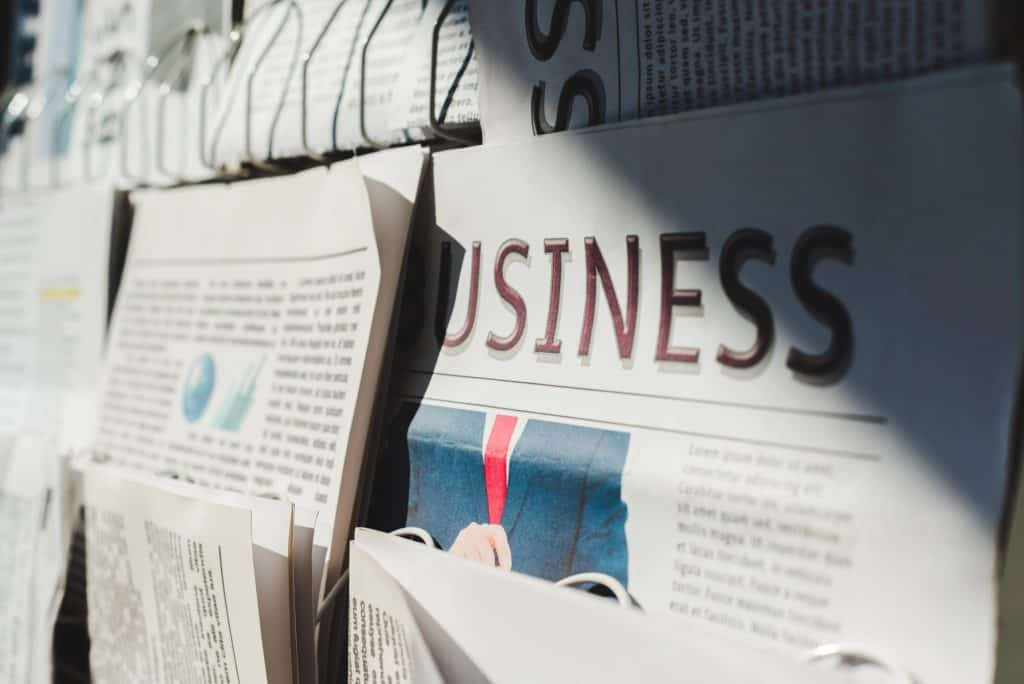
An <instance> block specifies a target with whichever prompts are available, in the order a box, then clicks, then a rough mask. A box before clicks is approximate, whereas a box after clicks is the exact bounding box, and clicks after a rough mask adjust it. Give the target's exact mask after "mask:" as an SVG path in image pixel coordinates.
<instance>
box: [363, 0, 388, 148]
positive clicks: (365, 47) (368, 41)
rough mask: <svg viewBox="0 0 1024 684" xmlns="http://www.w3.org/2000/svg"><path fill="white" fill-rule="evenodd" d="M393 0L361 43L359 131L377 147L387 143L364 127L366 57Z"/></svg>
mask: <svg viewBox="0 0 1024 684" xmlns="http://www.w3.org/2000/svg"><path fill="white" fill-rule="evenodd" d="M394 2H395V0H388V2H387V4H386V5H384V9H383V10H381V13H380V15H379V16H378V17H377V20H376V21H375V22H373V27H372V28H371V29H370V33H369V34H367V36H366V41H365V42H364V43H363V52H362V63H361V64H360V65H359V67H360V72H359V74H360V75H359V133H360V134H361V135H362V136H363V140H365V141H366V144H367V145H368V146H370V147H374V148H377V149H382V148H384V147H387V146H388V143H386V142H379V141H376V140H374V139H373V138H371V137H370V133H369V131H368V130H367V128H366V81H367V78H366V64H367V59H366V57H367V55H369V53H370V45H371V44H373V37H374V36H375V35H377V29H379V28H380V25H381V24H382V23H384V17H386V16H387V14H388V12H389V11H390V10H391V5H393V4H394Z"/></svg>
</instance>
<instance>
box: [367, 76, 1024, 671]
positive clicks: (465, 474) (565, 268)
mask: <svg viewBox="0 0 1024 684" xmlns="http://www.w3.org/2000/svg"><path fill="white" fill-rule="evenodd" d="M1019 97H1020V96H1019V92H1018V91H1017V88H1016V86H1015V84H1014V80H1013V74H1012V70H1011V69H1008V68H1001V67H995V68H989V69H978V70H970V71H965V72H962V73H952V72H951V73H949V74H947V75H943V76H935V77H930V78H928V79H924V80H921V81H916V82H913V83H905V84H892V85H886V86H876V87H870V88H864V89H862V90H858V91H856V92H845V93H837V94H823V95H815V96H806V97H803V98H800V99H795V100H794V99H790V100H786V101H779V102H776V103H760V104H758V105H749V106H742V107H737V108H734V109H728V110H719V111H715V112H708V113H698V114H694V115H688V116H683V117H679V118H676V119H665V120H659V121H653V122H645V123H640V124H633V125H628V126H627V125H623V126H621V127H618V128H613V129H607V130H595V131H586V132H579V133H574V134H568V135H563V136H552V137H550V138H546V139H542V140H538V141H534V142H532V143H530V144H523V145H518V146H503V147H498V148H493V149H491V148H487V147H484V148H475V149H467V150H462V151H456V152H445V153H441V154H438V155H437V156H436V158H435V183H436V191H437V195H436V197H437V229H435V230H434V231H433V232H432V234H429V235H421V236H418V237H417V242H416V244H415V247H414V249H413V252H412V253H413V255H414V257H415V258H416V260H417V262H418V263H417V262H414V263H413V264H412V266H411V268H414V267H415V268H422V269H424V272H425V273H427V274H428V275H427V277H426V279H425V282H426V286H425V287H424V288H422V289H420V288H417V289H416V291H415V292H414V294H413V295H412V296H410V298H409V299H407V306H406V308H405V309H404V312H403V315H406V316H408V317H409V318H410V320H413V321H418V327H410V328H409V330H410V331H418V332H419V335H418V342H417V343H416V345H415V346H414V347H413V346H412V344H411V343H410V344H409V345H408V346H407V348H406V354H405V355H404V356H403V358H401V359H400V360H399V361H398V368H400V369H403V371H404V373H405V377H404V380H403V382H402V383H401V384H400V389H399V390H398V391H397V392H396V395H397V396H396V397H395V399H396V400H397V404H398V407H397V410H396V411H395V412H394V413H393V418H392V420H393V422H392V423H391V426H390V427H389V429H388V431H387V433H386V434H387V441H388V444H387V445H386V446H385V460H384V461H383V462H382V464H381V466H380V467H379V469H378V472H379V473H388V475H387V476H384V475H382V477H389V478H390V480H385V482H388V481H390V482H392V483H393V485H392V486H393V491H392V495H393V497H394V500H395V501H398V502H401V501H407V513H406V514H405V517H404V519H390V520H383V519H382V520H381V521H375V524H377V525H379V526H380V528H381V529H394V528H395V527H398V526H401V525H404V524H408V525H416V526H420V527H423V528H425V529H427V530H428V531H429V532H430V533H431V534H432V535H433V536H434V537H435V538H436V539H437V540H438V541H439V542H440V543H441V545H442V546H443V547H444V548H446V549H451V548H452V547H453V546H454V547H455V551H456V553H459V554H460V555H472V554H471V553H469V551H467V549H466V548H465V546H464V543H465V540H466V538H467V537H472V536H473V535H474V534H479V531H477V532H473V531H470V532H467V531H466V530H467V528H469V527H470V525H471V524H473V523H475V524H478V525H486V524H489V523H490V524H496V525H500V526H502V527H503V529H504V531H505V533H506V534H507V537H508V540H509V542H508V546H509V550H510V556H511V568H512V570H519V571H521V572H526V573H530V574H535V575H539V576H541V577H545V578H547V579H550V580H556V579H558V578H559V577H562V576H565V575H568V574H572V573H576V572H582V571H597V572H604V573H605V574H609V575H612V576H613V577H616V578H617V579H619V580H620V581H622V582H623V583H624V584H626V586H627V589H628V590H629V591H630V592H631V593H632V594H633V596H635V597H636V599H637V600H638V601H639V603H640V604H641V605H642V606H643V607H644V608H645V609H646V610H647V611H648V612H650V613H652V614H653V613H671V614H674V615H675V616H677V617H678V618H679V619H680V620H682V621H683V622H684V623H687V624H690V625H695V626H699V627H701V628H703V629H706V630H709V631H714V632H719V633H726V634H731V635H733V636H735V637H739V638H741V639H743V640H745V641H746V642H748V643H751V644H760V645H763V646H775V647H778V648H782V649H786V650H789V651H805V650H807V649H809V648H812V647H815V646H817V645H819V644H824V643H835V642H851V641H852V642H856V643H862V644H867V645H869V646H871V647H872V648H874V649H878V650H881V651H882V652H885V653H888V654H891V656H892V657H894V658H896V659H897V661H898V664H899V665H902V666H904V667H906V668H908V669H910V670H911V671H912V672H914V673H915V674H916V675H917V676H918V677H919V678H920V679H921V681H924V682H929V684H958V683H962V682H982V681H991V680H992V677H993V670H994V667H995V661H994V654H995V645H996V630H995V625H996V606H995V596H996V589H997V587H996V584H995V580H996V577H997V573H996V570H997V566H996V562H997V557H998V546H997V543H998V542H997V532H998V528H999V521H1000V519H1001V517H1002V515H1003V513H1004V506H1005V505H1006V499H1005V498H1004V492H1005V491H1006V485H1007V482H1006V478H1007V472H1008V462H1007V458H1008V455H1009V454H1010V446H1011V445H1010V438H1011V426H1012V424H1013V420H1014V418H1013V416H1014V413H1013V407H1014V399H1015V394H1016V392H1017V386H1016V380H1015V377H1016V374H1015V370H1016V368H1017V365H1018V362H1019V355H1020V350H1021V347H1022V337H1021V323H1022V321H1021V301H1020V292H1021V289H1020V286H1019V284H1020V281H1021V247H1022V245H1021V243H1020V240H1019V230H1018V227H1019V226H1020V224H1021V220H1022V218H1024V212H1022V208H1021V199H1020V192H1019V190H1020V187H1021V181H1022V180H1024V179H1022V174H1021V152H1020V150H1021V146H1020V143H1021V131H1020V122H1021V112H1020V101H1019ZM935 112H942V116H935V115H934V113H935ZM821 225H831V226H835V227H838V228H841V229H842V230H845V231H846V232H847V233H848V235H849V236H850V239H851V240H852V249H853V253H852V255H851V257H852V258H851V260H850V263H845V262H844V261H842V260H839V259H836V258H831V257H829V256H827V255H822V258H821V259H820V260H819V261H817V262H814V264H813V265H812V266H810V267H808V262H806V261H803V260H802V259H800V258H797V259H796V266H795V267H794V253H795V252H797V251H798V250H797V249H796V248H797V243H798V241H799V240H800V239H801V238H803V239H804V240H807V239H812V238H813V236H815V235H820V234H821V233H820V231H815V232H812V233H807V231H808V230H809V229H810V228H812V227H815V226H821ZM965 226H969V227H970V228H969V229H967V228H965ZM745 228H757V229H760V230H763V231H764V232H765V233H766V234H767V236H769V237H770V239H771V241H772V243H771V249H772V252H773V254H774V257H773V258H774V261H766V260H764V259H762V258H753V259H748V260H746V261H743V262H742V266H740V268H739V277H740V283H741V284H742V285H744V286H745V287H747V288H749V289H750V290H751V291H752V292H754V293H756V294H757V295H758V296H759V297H760V298H761V299H762V300H763V301H764V302H765V304H766V306H767V307H768V308H769V309H770V311H771V312H772V318H773V330H774V342H773V343H772V344H771V345H770V346H767V347H765V349H766V353H765V355H764V356H763V357H762V358H761V359H760V360H759V361H757V362H756V363H755V364H754V365H753V367H748V368H746V369H741V368H730V367H726V366H725V365H724V364H723V363H721V362H720V361H719V360H718V359H717V357H718V355H719V353H720V351H721V348H722V347H726V348H729V349H731V350H733V352H734V353H735V354H739V353H740V352H745V351H747V350H748V348H750V347H751V345H752V344H754V342H755V339H756V338H757V328H756V327H755V325H753V324H752V322H751V320H750V319H749V318H748V317H747V316H745V315H743V311H749V309H748V308H744V309H742V310H741V309H740V308H739V307H738V305H735V304H734V303H733V301H731V300H730V299H729V298H728V297H727V296H726V293H725V289H724V286H723V284H722V269H723V268H724V269H725V271H726V275H727V276H728V275H729V274H730V273H734V272H735V271H732V270H731V269H730V268H729V264H728V262H727V261H726V262H725V263H724V265H723V261H722V255H723V250H724V246H725V244H726V241H727V239H731V238H734V236H736V234H737V231H740V230H741V229H745ZM965 231H966V232H965ZM680 233H702V234H703V237H704V240H705V243H706V247H707V252H706V253H704V252H702V250H700V249H694V250H691V251H690V252H689V253H687V254H680V255H678V256H674V255H673V254H672V253H671V252H669V254H668V258H667V259H665V262H664V263H666V264H667V266H663V252H662V249H661V245H662V240H663V239H668V240H672V239H678V234H680ZM628 235H633V236H636V238H635V240H636V242H635V245H636V252H635V254H636V263H637V280H636V287H637V288H638V289H637V290H636V293H637V294H636V311H637V316H636V321H635V325H634V324H630V323H628V321H629V320H630V317H629V309H630V308H631V307H629V306H628V299H629V289H630V285H629V283H628V282H627V272H628V268H627V266H628V254H627V252H628V250H629V248H628V246H627V245H628V243H627V236H628ZM662 236H669V237H668V238H663V237H662ZM672 236H676V238H673V237H672ZM809 236H810V237H809ZM691 237H693V236H691ZM560 238H565V239H566V240H567V241H568V246H567V249H566V250H564V251H562V252H561V253H560V254H553V253H550V252H549V253H545V251H544V249H545V241H546V240H547V241H549V242H548V245H549V247H550V246H551V245H557V243H555V242H553V241H555V240H557V239H560ZM513 239H517V240H521V241H522V244H519V243H514V242H508V241H510V240H513ZM591 239H592V240H594V241H595V242H594V244H595V245H596V247H598V248H599V250H600V254H601V255H602V259H603V261H604V263H605V264H606V266H607V272H608V281H609V283H610V284H611V285H614V294H606V289H608V288H607V286H605V285H603V284H602V282H603V281H602V278H601V277H600V276H599V275H598V271H597V269H596V267H595V268H594V269H593V271H592V275H591V276H590V277H589V278H588V270H590V269H588V257H587V253H586V252H587V249H586V247H585V241H587V240H591ZM814 239H818V238H814ZM444 242H448V243H449V249H450V252H449V254H450V261H451V264H452V269H451V279H452V280H451V288H452V291H453V292H457V296H456V298H455V301H454V304H453V306H452V309H451V316H450V320H448V322H447V326H445V321H446V317H445V316H444V315H442V316H440V317H438V315H437V310H438V297H439V281H442V276H441V275H440V273H439V270H440V264H441V263H442V258H443V252H442V244H443V243H444ZM475 244H479V250H480V254H481V257H480V262H479V287H478V291H477V295H478V296H477V299H478V301H477V306H476V309H475V311H476V314H475V320H474V324H473V326H472V328H471V330H470V331H469V332H468V333H467V334H466V335H460V334H459V333H460V332H461V331H463V330H464V328H465V326H466V322H467V320H469V319H468V317H467V313H468V309H469V299H470V296H469V295H470V291H471V287H470V283H471V282H472V277H473V276H472V273H473V269H472V267H471V266H472V264H473V254H474V251H475V250H474V245H475ZM503 245H504V246H505V249H506V251H508V248H509V247H510V246H512V247H517V249H519V251H520V254H516V253H514V252H508V254H509V256H508V257H507V258H506V259H505V260H504V262H503V263H497V265H496V257H497V255H498V254H499V249H500V248H502V246H503ZM526 249H528V255H526V256H521V253H522V252H523V251H525V250H526ZM595 252H596V250H595ZM555 256H558V257H559V259H558V261H559V263H560V264H561V274H560V282H561V286H560V288H558V289H556V291H555V293H554V296H553V295H552V279H553V277H552V268H553V266H552V264H553V261H554V257H555ZM592 256H594V258H595V259H596V255H592ZM766 256H767V255H766ZM679 257H686V258H679ZM595 263H596V262H595ZM794 268H796V272H797V275H799V274H800V273H808V268H810V275H811V277H812V282H813V283H816V284H817V285H816V286H817V287H818V288H820V290H822V291H825V292H828V293H831V296H833V297H835V298H836V299H837V300H838V301H839V302H840V303H841V304H842V307H843V310H844V311H845V312H846V313H847V316H848V320H849V322H850V324H851V326H852V338H853V347H852V349H853V355H852V357H850V356H848V355H840V356H839V357H838V358H839V359H840V360H842V359H843V358H844V357H845V361H846V363H848V365H846V366H845V367H842V366H840V368H839V373H838V377H836V374H833V375H832V377H831V378H829V377H825V378H820V379H814V378H813V377H812V376H810V374H807V373H804V374H798V373H797V372H795V371H794V370H791V369H790V368H789V367H788V366H787V357H788V356H789V355H790V354H791V353H792V350H793V349H794V348H795V349H799V350H801V351H803V352H805V353H809V354H821V353H822V352H823V351H825V350H826V349H828V348H829V346H830V341H831V340H832V338H833V334H832V329H833V328H832V327H831V326H834V325H835V319H834V318H833V319H829V320H831V323H830V324H828V325H826V324H825V323H823V322H822V321H821V320H819V319H818V318H816V316H815V315H813V314H812V312H811V310H810V309H808V308H807V306H808V305H805V304H804V303H803V302H802V301H801V299H800V298H799V297H798V294H797V290H796V287H795V286H794V284H793V283H792V282H791V278H792V275H791V271H792V270H793V269H794ZM663 273H664V278H665V280H664V281H663ZM499 278H503V279H504V281H505V284H507V285H508V287H510V288H511V293H512V294H507V293H506V297H505V298H502V297H501V296H499V291H498V286H499V285H500V284H501V283H500V282H498V283H497V284H496V279H499ZM954 281H955V287H954V286H953V282H954ZM588 282H590V283H592V284H593V296H592V299H591V301H592V305H593V321H594V322H593V328H592V334H591V337H590V346H589V349H588V350H586V351H581V346H585V345H584V344H583V343H584V341H585V339H584V338H585V336H584V335H583V333H584V332H585V331H586V330H587V327H586V326H584V321H585V320H586V319H587V316H586V310H587V306H586V302H587V289H588ZM663 282H665V283H667V286H663ZM672 290H699V292H700V295H701V299H700V306H679V305H677V306H672V307H671V308H668V307H666V309H667V313H668V315H667V316H666V317H665V319H664V322H663V321H662V316H661V311H662V304H663V299H662V297H663V296H664V297H666V298H667V297H668V296H670V295H671V291H672ZM801 291H802V292H803V296H807V290H806V288H804V289H802V290H801ZM515 294H518V296H519V297H521V303H522V311H523V312H524V313H523V317H520V316H519V315H517V305H518V302H516V299H515V298H514V297H513V296H512V295H515ZM684 294H685V293H684ZM692 294H693V293H691V295H692ZM676 296H677V297H679V298H682V297H683V295H681V294H678V293H677V295H676ZM609 301H615V302H616V303H617V305H618V310H619V316H621V319H622V321H621V324H620V325H621V327H620V328H619V330H618V333H617V332H616V327H617V326H616V324H615V323H614V322H613V317H612V315H611V308H610V305H609ZM664 301H666V302H669V301H671V300H668V299H666V300H664ZM818 301H820V300H818ZM551 302H557V304H558V316H557V319H556V321H555V326H554V328H553V329H552V335H550V336H549V335H548V330H549V320H550V319H549V310H550V308H551ZM691 303H692V297H691ZM443 313H444V312H443V311H442V314H443ZM438 319H440V321H441V325H440V326H437V325H436V324H435V321H436V320H438ZM952 320H955V321H956V324H955V325H954V324H951V322H950V321H952ZM517 321H519V322H522V323H523V325H522V328H521V330H520V334H519V335H518V337H517V336H516V334H515V333H516V330H517ZM445 327H446V329H445ZM439 328H440V329H439ZM659 330H665V332H666V333H667V336H666V337H665V340H664V342H665V344H664V345H660V344H659ZM439 335H440V336H443V335H447V336H448V338H449V344H448V345H446V346H444V347H443V348H441V347H439V343H438V339H439ZM549 337H550V338H551V339H549ZM459 338H463V339H461V340H460V339H459ZM509 338H511V339H509ZM488 339H490V340H491V343H490V345H489V344H488ZM841 339H846V338H842V337H841ZM557 340H560V342H561V348H560V353H551V352H544V351H537V347H538V346H542V347H543V345H544V344H545V343H547V342H550V343H553V342H554V341H557ZM630 344H631V349H628V350H626V351H624V347H628V346H629V345H630ZM502 345H504V346H509V347H510V348H509V349H507V350H502V349H499V348H496V347H500V346H502ZM659 346H663V347H664V348H663V349H662V358H663V359H664V360H661V361H659V360H657V357H658V350H659ZM410 347H411V348H410ZM693 350H699V358H698V360H697V362H695V363H694V362H686V361H683V360H681V358H680V355H681V354H683V353H684V352H687V351H693ZM396 372H398V371H396ZM419 403H422V405H421V406H419V408H417V404H419ZM497 415H505V416H508V417H509V419H508V420H514V421H516V423H522V424H523V426H524V427H523V428H522V429H521V434H520V436H519V437H518V442H517V445H516V446H513V447H511V448H510V450H509V452H508V459H507V461H506V465H505V473H506V478H507V497H506V499H505V501H504V509H503V511H502V513H501V514H500V515H499V517H498V519H497V520H492V519H490V509H489V505H488V504H489V502H488V499H487V495H486V490H485V486H484V482H485V477H486V473H485V465H486V457H485V450H486V449H485V445H486V443H487V441H488V440H489V437H488V435H492V434H493V433H492V432H490V431H487V432H485V430H486V427H485V426H487V425H488V424H489V423H490V424H492V425H493V424H494V422H495V417H496V416H497ZM517 429H518V428H517ZM512 438H513V439H515V435H514V433H513V434H512ZM584 478H585V479H584ZM392 503H394V501H393V502H392ZM463 533H465V534H463ZM460 534H461V535H463V536H462V541H461V542H460V541H459V535H460ZM488 543H491V544H493V545H498V544H499V542H495V541H489V542H488ZM470 550H471V549H470ZM922 559H926V560H922Z"/></svg>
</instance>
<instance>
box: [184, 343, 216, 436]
mask: <svg viewBox="0 0 1024 684" xmlns="http://www.w3.org/2000/svg"><path fill="white" fill-rule="evenodd" d="M216 381H217V367H216V365H215V364H214V363H213V357H212V356H210V355H209V354H203V355H202V356H199V357H197V358H196V360H195V361H193V362H192V365H191V366H189V368H188V375H187V376H186V378H185V396H184V399H183V401H182V410H183V411H184V413H185V420H187V421H188V422H190V423H194V422H196V421H197V420H199V419H200V418H202V417H203V413H204V412H205V411H206V407H207V406H208V405H209V403H210V397H211V396H213V387H214V385H215V384H216Z"/></svg>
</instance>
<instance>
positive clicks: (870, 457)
mask: <svg viewBox="0 0 1024 684" xmlns="http://www.w3.org/2000/svg"><path fill="white" fill-rule="evenodd" d="M395 396H397V397H399V398H401V399H412V400H415V401H422V400H424V399H426V400H428V401H439V402H441V403H444V404H455V405H457V406H468V407H470V408H481V409H493V410H495V411H523V412H526V413H533V414H536V415H538V416H545V417H548V418H562V419H565V420H578V421H581V422H585V423H596V424H600V425H612V426H615V427H623V428H634V429H640V430H651V431H654V432H665V433H668V434H673V435H685V436H687V437H701V438H704V439H720V440H724V441H728V442H737V443H740V444H750V445H753V446H764V447H775V448H779V449H789V450H791V451H799V452H803V453H811V454H822V455H828V456H839V457H842V458H852V459H856V460H858V461H873V462H879V461H881V460H882V458H881V457H880V456H879V455H878V454H871V453H867V452H861V451H846V450H844V449H827V448H818V447H813V446H807V445H804V444H790V443H787V442H773V441H769V440H760V439H746V438H744V437H735V436H732V435H716V434H712V433H708V432H694V431H691V430H677V429H673V428H665V427H660V426H658V425H643V424H640V423H626V422H622V421H615V420H602V419H600V418H588V417H584V416H570V415H565V414H561V413H546V412H543V411H537V410H534V409H518V408H515V407H512V406H495V405H493V404H481V403H477V402H470V401H458V400H455V399H444V398H442V397H431V396H426V395H416V394H405V393H398V394H396V395H395Z"/></svg>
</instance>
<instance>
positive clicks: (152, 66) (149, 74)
mask: <svg viewBox="0 0 1024 684" xmlns="http://www.w3.org/2000/svg"><path fill="white" fill-rule="evenodd" d="M207 31H208V28H207V26H206V24H204V23H202V22H195V23H192V24H190V25H189V26H187V27H186V28H185V29H183V30H182V31H181V32H180V35H178V37H176V38H175V39H174V40H173V41H172V42H171V43H170V44H169V45H168V46H167V47H165V48H164V49H163V50H162V51H161V53H160V54H159V55H150V56H149V57H147V58H146V60H145V63H144V64H145V69H146V72H145V75H144V76H143V77H142V78H141V79H139V80H138V81H137V82H136V83H135V84H134V85H133V86H131V87H130V88H128V89H127V92H126V95H125V103H124V106H123V107H122V108H121V116H120V123H121V145H120V147H121V175H122V176H123V177H124V178H127V179H129V180H132V181H136V182H143V181H144V180H145V179H143V178H141V177H140V176H136V175H134V174H132V173H130V172H129V169H128V114H129V113H130V111H131V108H132V106H134V104H135V103H136V102H137V101H138V99H139V97H140V96H141V95H142V93H143V91H144V90H145V88H146V85H148V84H149V82H150V81H151V80H152V79H153V77H154V76H156V74H157V73H158V72H159V71H160V68H161V67H162V66H163V65H164V64H165V63H166V62H167V57H168V55H170V54H171V53H172V52H174V51H178V53H179V54H178V56H177V58H176V61H177V60H183V59H184V58H185V57H190V56H191V44H192V41H193V40H195V38H196V36H198V35H201V34H204V33H206V32H207ZM143 126H144V130H148V127H147V126H145V117H144V118H143ZM140 149H141V150H142V152H143V154H146V153H148V148H147V145H146V143H145V141H143V144H142V145H141V146H140ZM144 172H145V170H143V173H144Z"/></svg>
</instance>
